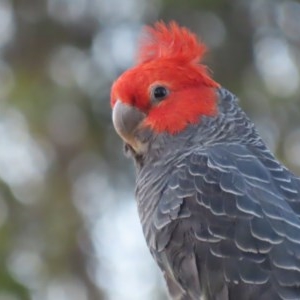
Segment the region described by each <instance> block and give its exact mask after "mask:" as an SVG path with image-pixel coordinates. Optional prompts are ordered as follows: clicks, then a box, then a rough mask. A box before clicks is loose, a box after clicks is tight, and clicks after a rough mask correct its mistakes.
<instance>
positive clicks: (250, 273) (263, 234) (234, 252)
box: [110, 21, 300, 300]
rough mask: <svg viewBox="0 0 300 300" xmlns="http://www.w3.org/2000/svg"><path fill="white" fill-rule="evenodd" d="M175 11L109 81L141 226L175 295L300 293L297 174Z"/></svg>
mask: <svg viewBox="0 0 300 300" xmlns="http://www.w3.org/2000/svg"><path fill="white" fill-rule="evenodd" d="M206 52H207V47H206V46H205V44H204V43H202V42H201V41H200V39H199V38H198V37H197V36H196V35H195V34H194V33H192V32H191V31H190V30H189V29H188V28H186V27H183V26H180V25H179V24H178V23H176V22H175V21H171V22H169V23H164V22H163V21H158V22H156V23H155V24H154V25H152V26H146V27H145V29H144V31H143V34H142V37H141V39H140V41H139V44H138V46H137V59H136V63H135V65H134V66H133V67H131V68H129V69H128V70H126V71H125V72H123V73H122V74H121V75H120V76H119V77H118V78H117V79H116V80H115V81H114V83H113V84H112V87H111V97H110V98H111V100H110V103H111V108H112V122H113V125H114V129H115V131H116V133H117V134H118V135H119V136H120V138H121V139H122V140H123V142H124V151H125V154H126V155H127V156H129V157H131V158H132V159H133V162H134V165H135V170H136V187H135V198H136V202H137V210H138V214H139V218H140V222H141V226H142V229H143V234H144V237H145V240H146V243H147V246H148V248H149V250H150V253H151V255H152V256H153V258H154V260H155V261H156V263H157V264H158V266H159V268H160V269H161V271H162V273H163V275H164V278H165V281H166V284H167V288H168V291H169V294H170V296H171V298H172V299H174V300H175V299H176V300H179V299H180V300H200V299H201V300H257V299H260V300H296V299H300V179H299V177H297V176H296V175H294V174H293V173H292V172H291V171H290V170H288V169H287V168H286V167H285V166H284V165H283V164H281V163H280V162H279V161H278V160H277V159H276V158H275V156H274V154H273V153H272V152H271V151H270V149H269V148H268V146H267V145H266V144H265V142H264V141H263V140H262V138H261V137H260V135H259V133H258V131H257V129H256V127H255V125H254V124H253V122H252V121H251V120H250V119H249V118H248V116H247V115H246V113H245V112H244V111H243V109H242V108H241V107H240V105H239V101H238V98H237V97H236V96H235V95H234V94H233V93H231V92H230V91H228V90H227V89H226V88H224V87H223V86H221V84H219V83H218V82H216V81H215V80H214V79H213V78H212V76H211V72H210V70H209V69H208V67H207V66H205V65H204V64H203V63H202V59H203V56H204V54H205V53H206Z"/></svg>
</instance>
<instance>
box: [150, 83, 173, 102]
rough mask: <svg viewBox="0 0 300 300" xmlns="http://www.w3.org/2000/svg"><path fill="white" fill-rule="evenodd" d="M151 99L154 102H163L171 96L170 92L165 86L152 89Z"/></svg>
mask: <svg viewBox="0 0 300 300" xmlns="http://www.w3.org/2000/svg"><path fill="white" fill-rule="evenodd" d="M151 94H152V95H151V98H152V100H153V101H154V102H158V101H161V100H163V99H165V98H166V97H167V96H168V95H169V90H168V89H167V88H166V87H164V86H156V87H154V88H153V89H152V93H151Z"/></svg>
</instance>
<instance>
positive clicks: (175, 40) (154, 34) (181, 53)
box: [137, 21, 206, 63]
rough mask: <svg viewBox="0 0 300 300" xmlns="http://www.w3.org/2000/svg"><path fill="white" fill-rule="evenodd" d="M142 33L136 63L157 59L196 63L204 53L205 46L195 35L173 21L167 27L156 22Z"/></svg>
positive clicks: (162, 23)
mask: <svg viewBox="0 0 300 300" xmlns="http://www.w3.org/2000/svg"><path fill="white" fill-rule="evenodd" d="M144 32H145V36H144V37H143V38H142V40H141V41H140V47H139V51H138V57H137V60H138V63H146V62H149V61H152V60H155V59H158V58H176V59H179V60H182V61H185V62H193V63H198V62H199V61H200V60H201V58H202V56H203V55H204V53H205V52H206V46H205V45H204V44H203V43H201V42H200V41H199V40H198V38H197V36H196V35H195V34H193V33H192V32H190V31H189V30H188V29H187V28H185V27H180V26H179V25H178V24H177V23H176V22H174V21H172V22H170V23H169V24H168V25H167V24H165V23H164V22H162V21H160V22H156V23H155V24H154V26H153V27H150V26H146V27H145V29H144Z"/></svg>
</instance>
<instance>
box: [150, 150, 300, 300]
mask: <svg viewBox="0 0 300 300" xmlns="http://www.w3.org/2000/svg"><path fill="white" fill-rule="evenodd" d="M152 236H154V237H155V238H154V239H153V241H152V244H151V245H150V246H151V248H152V252H153V253H154V256H155V257H156V259H157V260H158V262H159V264H160V265H161V267H162V269H164V271H165V273H167V274H168V277H169V278H173V279H174V280H175V281H176V282H177V283H178V284H179V285H180V286H181V288H182V290H183V291H184V292H183V294H184V293H186V294H188V295H190V299H198V298H196V297H199V295H200V290H201V293H202V294H206V295H208V296H209V297H211V298H213V297H216V295H217V296H218V298H213V299H222V300H223V299H241V300H242V299H243V300H244V299H266V300H269V299H273V300H275V299H300V181H299V179H298V178H296V177H295V176H294V175H293V174H291V173H290V172H289V171H288V170H287V169H285V168H284V167H283V166H282V165H280V164H279V163H278V162H277V161H276V160H275V159H274V157H273V156H272V155H271V154H270V152H269V151H268V150H267V149H266V148H265V146H264V145H258V146H257V145H256V146H255V147H253V148H252V149H251V148H250V147H249V146H244V145H238V144H232V145H217V146H214V147H211V148H209V149H206V151H205V152H204V151H202V150H196V151H194V152H193V153H192V154H190V155H188V156H187V157H185V158H184V159H183V160H182V161H181V163H179V164H178V165H177V167H176V168H175V170H174V172H173V173H172V175H171V176H170V181H169V183H168V186H167V188H166V189H165V190H164V192H163V194H162V196H161V199H160V201H159V204H158V206H157V210H156V214H155V216H154V219H153V224H152ZM225 283H226V284H225ZM187 299H189V298H187ZM209 299H210V298H209Z"/></svg>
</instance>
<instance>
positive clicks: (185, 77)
mask: <svg viewBox="0 0 300 300" xmlns="http://www.w3.org/2000/svg"><path fill="white" fill-rule="evenodd" d="M145 33H146V35H145V36H144V37H143V39H141V42H140V45H139V51H138V59H137V64H136V66H135V67H133V68H131V69H129V70H127V71H126V72H124V73H123V74H122V75H121V76H120V77H119V78H118V79H117V80H116V81H115V82H114V84H113V86H112V90H111V106H112V110H113V124H114V127H115V129H116V131H117V133H118V134H119V135H120V137H121V138H122V139H123V140H124V141H125V143H127V144H128V145H130V146H131V148H132V149H133V150H134V151H135V152H137V153H139V152H140V151H141V147H142V144H141V141H140V140H139V137H138V134H137V133H138V132H139V131H142V130H145V129H146V130H148V131H149V130H150V131H151V132H152V133H154V134H160V133H164V132H166V133H169V134H171V135H176V134H177V133H179V132H181V131H183V130H184V129H185V128H186V127H187V126H188V125H189V124H196V123H199V122H201V116H214V115H215V114H217V93H216V91H215V89H216V88H217V87H219V84H218V83H216V82H215V81H214V80H213V79H212V78H211V77H210V76H209V73H208V70H207V68H206V67H205V66H204V65H202V64H201V63H200V61H201V59H202V56H203V54H204V53H205V51H206V47H205V45H204V44H202V43H200V42H199V41H198V39H197V37H196V35H194V34H193V33H191V32H190V31H189V30H188V29H186V28H184V27H179V26H178V25H177V24H176V23H175V22H171V23H170V24H169V25H165V24H164V23H163V22H157V23H156V24H155V25H154V27H146V29H145Z"/></svg>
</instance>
